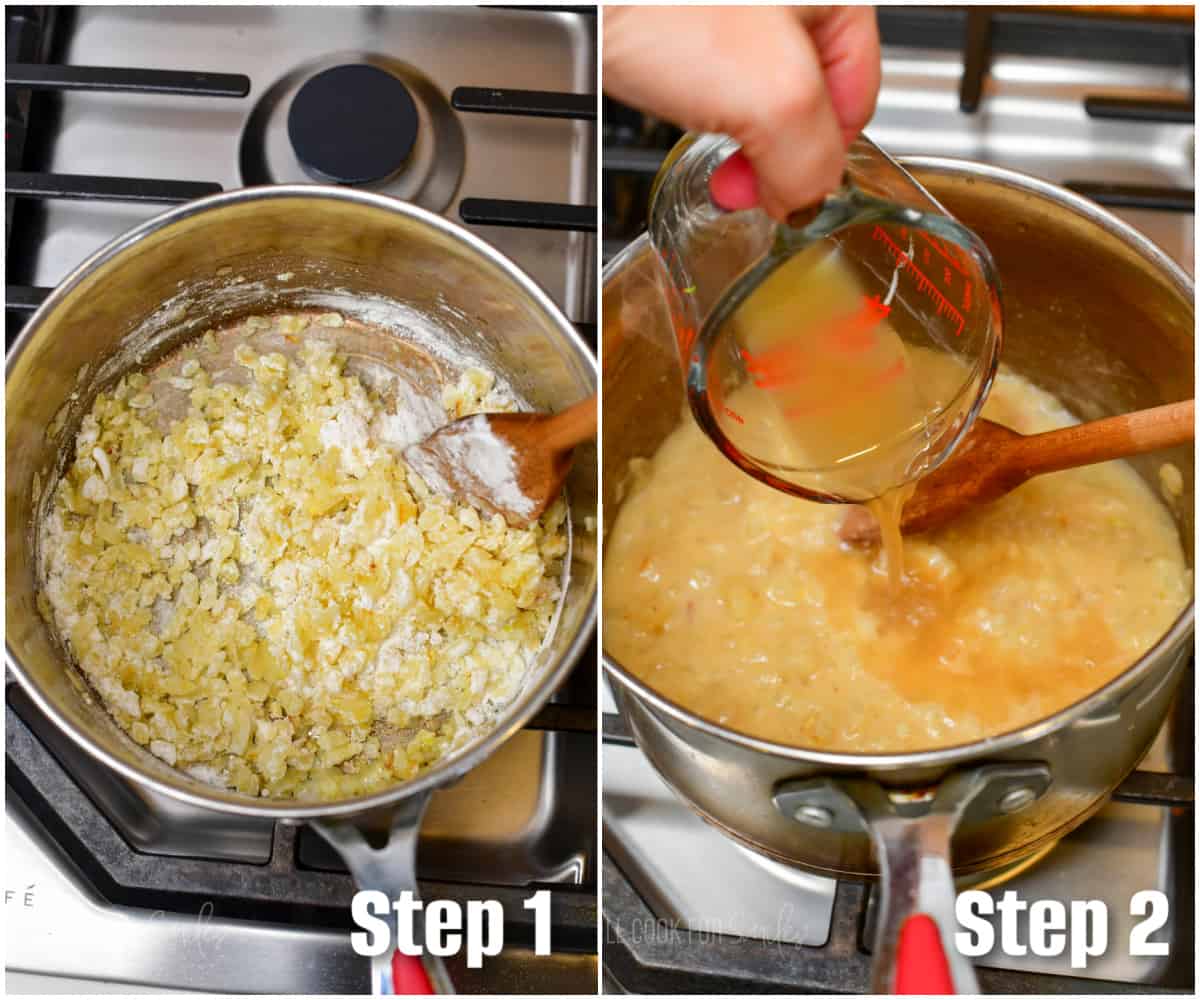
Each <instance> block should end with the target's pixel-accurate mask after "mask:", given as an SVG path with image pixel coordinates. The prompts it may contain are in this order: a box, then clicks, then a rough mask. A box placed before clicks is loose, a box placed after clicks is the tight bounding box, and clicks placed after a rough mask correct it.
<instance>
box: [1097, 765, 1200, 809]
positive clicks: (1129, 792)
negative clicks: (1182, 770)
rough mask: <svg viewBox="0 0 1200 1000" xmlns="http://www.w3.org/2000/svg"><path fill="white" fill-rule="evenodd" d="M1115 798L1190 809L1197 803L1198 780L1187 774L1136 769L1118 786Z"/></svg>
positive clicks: (1114, 794)
mask: <svg viewBox="0 0 1200 1000" xmlns="http://www.w3.org/2000/svg"><path fill="white" fill-rule="evenodd" d="M1113 798H1114V799H1117V800H1119V801H1121V802H1131V803H1133V804H1135V805H1140V806H1168V807H1171V808H1188V809H1190V808H1192V807H1193V806H1194V805H1195V804H1196V782H1195V779H1194V778H1193V777H1192V776H1191V775H1187V774H1164V773H1162V772H1161V771H1134V772H1133V773H1132V774H1131V775H1129V777H1127V778H1126V779H1125V780H1124V781H1122V782H1121V784H1120V785H1118V786H1117V790H1116V791H1115V792H1114V793H1113Z"/></svg>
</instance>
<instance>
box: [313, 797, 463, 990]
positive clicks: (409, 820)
mask: <svg viewBox="0 0 1200 1000" xmlns="http://www.w3.org/2000/svg"><path fill="white" fill-rule="evenodd" d="M428 803H429V793H428V792H423V793H421V794H419V795H410V796H408V797H407V798H405V799H403V800H402V801H401V802H399V803H397V804H396V806H395V807H394V809H393V810H392V813H391V825H390V827H389V829H388V832H387V840H386V842H385V843H384V844H383V845H382V846H381V847H374V846H372V844H370V843H369V842H368V841H367V838H366V836H365V835H364V832H363V829H362V828H361V827H360V826H358V825H357V824H356V823H355V822H354V821H353V820H316V821H313V823H312V826H313V829H315V830H316V831H317V832H318V833H319V834H320V835H321V836H322V837H324V838H325V840H327V841H328V842H329V845H330V846H331V847H332V848H333V849H334V850H335V851H337V852H338V854H340V855H341V856H342V860H343V861H345V862H346V867H348V868H349V869H350V874H351V875H353V876H354V881H355V882H356V883H357V884H358V886H359V888H360V889H377V890H379V891H380V892H382V893H383V894H384V895H385V896H387V898H388V899H389V900H394V899H399V898H400V894H401V893H403V892H411V893H412V895H413V898H414V899H415V898H417V832H418V830H419V829H420V826H421V817H422V815H424V813H425V806H426V805H427V804H428ZM386 919H387V920H388V922H389V923H390V924H391V930H392V940H393V941H398V940H399V938H397V936H396V923H397V918H396V914H395V912H394V911H392V912H390V913H389V915H388V917H387V918H386ZM424 932H425V914H424V910H423V909H421V910H417V911H416V912H415V913H414V914H413V937H414V938H415V939H416V940H419V941H420V940H424V937H425V933H424ZM371 992H372V993H373V994H375V995H377V996H378V995H387V994H398V995H410V996H413V995H422V994H432V993H453V992H454V984H453V983H452V982H451V981H450V976H449V975H448V974H447V972H446V966H445V963H444V962H443V961H442V960H441V958H439V957H437V956H436V955H430V954H429V953H428V952H426V954H425V955H424V956H423V957H418V956H415V955H405V954H403V953H401V952H400V950H399V949H396V950H395V951H393V952H391V953H390V954H388V953H386V952H385V953H384V954H382V955H377V956H375V957H374V958H372V959H371Z"/></svg>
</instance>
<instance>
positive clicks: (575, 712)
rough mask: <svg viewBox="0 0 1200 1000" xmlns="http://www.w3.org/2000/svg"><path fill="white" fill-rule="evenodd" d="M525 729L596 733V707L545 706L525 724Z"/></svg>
mask: <svg viewBox="0 0 1200 1000" xmlns="http://www.w3.org/2000/svg"><path fill="white" fill-rule="evenodd" d="M525 728H526V729H549V730H553V731H554V732H559V733H594V732H595V731H596V706H595V705H554V704H550V705H543V706H542V707H541V709H540V710H539V711H538V713H537V714H536V715H535V716H534V717H533V718H532V719H530V720H529V721H528V722H527V723H525Z"/></svg>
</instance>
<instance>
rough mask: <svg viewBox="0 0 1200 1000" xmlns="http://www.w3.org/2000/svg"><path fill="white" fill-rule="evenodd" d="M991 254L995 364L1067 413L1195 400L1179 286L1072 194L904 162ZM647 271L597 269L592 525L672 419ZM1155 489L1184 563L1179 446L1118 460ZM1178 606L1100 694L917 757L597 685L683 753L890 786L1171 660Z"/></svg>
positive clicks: (671, 385) (1000, 746) (987, 173)
mask: <svg viewBox="0 0 1200 1000" xmlns="http://www.w3.org/2000/svg"><path fill="white" fill-rule="evenodd" d="M902 162H903V163H904V164H905V166H906V167H907V168H908V169H909V170H910V171H912V172H913V174H914V175H915V176H916V177H917V179H918V180H919V181H920V182H921V183H922V184H923V185H925V186H926V187H927V188H928V189H929V190H930V191H931V192H932V193H933V195H934V196H935V197H936V198H937V199H938V200H939V201H940V202H941V203H942V204H943V205H945V206H946V208H947V209H948V210H949V211H950V212H951V214H953V215H954V216H955V217H957V218H958V219H959V220H960V221H962V222H963V223H964V224H966V225H967V226H968V227H969V228H971V229H973V230H974V231H975V232H976V233H977V234H978V235H979V236H980V237H981V238H982V239H983V242H984V243H985V244H986V245H987V247H988V249H989V250H990V251H991V253H992V255H993V257H994V258H995V260H996V264H997V269H998V272H999V274H1000V280H1001V283H1002V297H1003V303H1004V325H1005V342H1004V347H1003V352H1002V356H1001V363H1002V364H1007V365H1008V366H1009V367H1010V368H1012V369H1014V370H1015V371H1017V372H1019V373H1020V374H1022V375H1025V376H1026V377H1028V378H1030V379H1031V380H1032V381H1033V382H1034V383H1036V384H1037V385H1039V386H1040V387H1042V388H1044V389H1047V390H1049V391H1050V392H1052V393H1054V394H1055V395H1056V396H1058V398H1059V399H1060V400H1062V402H1063V403H1064V404H1065V405H1066V406H1067V407H1069V408H1070V409H1071V410H1072V411H1073V412H1074V413H1076V414H1077V415H1078V416H1079V417H1080V418H1082V419H1085V420H1088V419H1096V418H1099V417H1102V416H1107V415H1110V414H1116V413H1122V412H1127V411H1129V410H1134V409H1139V408H1143V407H1149V406H1155V405H1159V404H1162V403H1167V402H1173V401H1176V400H1181V399H1188V398H1190V397H1191V396H1192V395H1193V392H1194V390H1193V350H1194V331H1193V324H1194V307H1193V287H1192V281H1191V279H1190V278H1189V277H1188V276H1187V275H1186V274H1185V273H1184V272H1183V271H1182V269H1181V268H1179V266H1178V265H1176V264H1175V263H1174V262H1173V261H1172V260H1170V259H1169V258H1168V257H1167V256H1166V255H1165V254H1164V253H1162V251H1160V250H1159V249H1158V248H1157V247H1155V246H1154V245H1153V244H1152V243H1150V242H1149V241H1148V240H1146V239H1145V238H1144V237H1141V236H1140V235H1138V234H1137V233H1135V232H1134V231H1133V230H1132V229H1130V227H1128V226H1126V225H1125V224H1124V223H1123V222H1121V221H1120V220H1118V219H1117V218H1115V217H1114V216H1112V215H1111V214H1109V213H1108V212H1106V211H1104V210H1103V209H1101V208H1099V207H1098V206H1096V205H1095V204H1093V203H1092V202H1089V201H1087V200H1086V199H1084V198H1081V197H1079V196H1076V195H1074V194H1071V193H1070V192H1068V191H1065V190H1064V189H1062V188H1058V187H1056V186H1055V185H1052V184H1049V183H1047V182H1044V181H1041V180H1038V179H1036V178H1033V177H1029V176H1027V175H1024V174H1020V173H1017V172H1015V171H1009V170H1004V169H1000V168H994V167H989V166H984V165H981V164H976V163H971V162H967V161H960V160H954V159H949V158H938V157H913V158H907V159H904V160H902ZM661 280H662V279H660V277H659V269H658V266H657V264H656V261H655V259H654V257H653V253H652V251H651V249H650V246H649V243H648V241H647V239H646V238H645V237H642V238H640V239H639V240H637V241H636V242H635V243H634V244H632V245H631V246H630V247H628V248H626V250H625V251H624V252H623V253H622V254H621V255H620V256H619V257H617V258H615V259H614V260H613V261H612V262H611V263H610V264H609V266H608V267H607V269H606V270H605V274H604V290H603V295H604V302H603V342H602V344H603V346H602V350H603V357H604V381H603V390H604V391H603V405H604V453H603V457H602V461H603V484H604V491H603V496H602V504H603V510H604V512H605V517H604V523H605V525H610V524H611V523H612V520H613V516H614V513H615V511H616V510H617V508H618V507H619V505H620V502H621V499H622V491H623V489H624V481H625V476H626V471H627V469H628V466H629V462H630V460H631V459H633V458H640V457H649V456H651V455H653V454H654V452H655V451H656V450H657V448H658V446H659V445H660V444H661V442H662V441H663V439H664V438H665V437H666V436H667V435H668V434H670V433H671V431H672V430H674V429H675V427H676V426H678V424H679V422H680V421H681V420H685V419H690V417H689V416H687V414H686V399H685V393H684V386H683V379H682V375H681V373H680V367H679V362H678V360H677V354H676V348H675V340H674V334H673V331H672V328H671V321H670V316H669V313H668V311H667V306H666V302H665V296H664V293H663V290H662V287H661V285H660V281H661ZM1131 461H1132V464H1133V465H1134V467H1135V469H1136V470H1137V472H1138V474H1139V475H1140V476H1141V477H1142V478H1143V479H1144V480H1146V482H1147V483H1148V484H1149V485H1150V486H1151V488H1152V489H1153V490H1154V492H1155V494H1156V495H1161V489H1160V482H1159V469H1160V467H1161V466H1162V464H1163V463H1164V462H1167V461H1169V462H1172V463H1174V464H1175V465H1176V466H1177V467H1178V468H1179V470H1180V471H1181V472H1182V473H1183V480H1184V484H1185V489H1184V492H1183V495H1182V496H1180V497H1178V498H1176V499H1175V501H1174V502H1172V504H1171V505H1170V512H1171V514H1172V516H1173V518H1174V519H1175V521H1176V523H1177V525H1178V527H1179V532H1180V537H1181V539H1182V541H1183V545H1184V551H1185V554H1186V558H1187V560H1188V564H1189V565H1191V564H1192V559H1193V532H1194V524H1193V495H1194V494H1193V489H1194V466H1193V451H1192V449H1191V448H1190V447H1179V448H1174V449H1171V450H1169V451H1161V452H1156V453H1154V454H1152V455H1145V456H1141V457H1140V458H1136V459H1133V460H1131ZM1193 616H1194V606H1193V604H1192V603H1189V605H1188V607H1187V608H1186V609H1184V611H1183V612H1182V613H1181V615H1180V616H1179V618H1178V619H1177V620H1176V622H1175V623H1174V625H1173V626H1172V628H1171V629H1170V631H1169V632H1168V633H1167V634H1166V635H1165V636H1164V637H1163V638H1162V640H1161V641H1160V642H1159V643H1158V644H1157V645H1156V646H1155V647H1154V648H1152V649H1151V650H1150V651H1148V652H1147V653H1146V654H1145V655H1144V656H1143V657H1142V658H1141V659H1140V660H1138V661H1137V662H1136V663H1134V664H1132V665H1131V666H1130V668H1129V669H1128V670H1126V671H1125V672H1124V673H1123V674H1121V675H1120V676H1119V677H1117V678H1115V679H1114V680H1113V681H1111V682H1110V683H1109V684H1108V685H1106V686H1105V687H1104V688H1102V689H1100V690H1098V691H1096V692H1094V693H1093V694H1092V695H1090V696H1088V697H1087V698H1085V699H1083V700H1081V701H1080V702H1078V703H1076V704H1074V705H1072V706H1069V707H1068V708H1066V709H1064V710H1063V711H1061V712H1059V713H1057V714H1056V715H1054V716H1051V717H1049V718H1047V719H1044V720H1041V721H1039V722H1037V723H1034V724H1033V725H1031V726H1029V727H1026V728H1024V729H1022V730H1017V731H1013V732H1009V733H1005V734H1001V735H999V736H996V737H992V738H989V739H986V740H983V741H980V742H977V743H969V744H963V745H961V746H956V747H950V748H945V749H940V750H934V751H927V752H923V753H899V754H869V755H868V754H850V753H834V752H826V751H815V750H809V749H803V748H797V747H790V746H785V745H783V744H777V743H772V742H770V741H766V740H760V739H756V738H754V737H752V736H748V735H746V734H743V733H738V732H735V731H732V730H729V729H725V728H724V727H721V726H719V725H717V724H715V723H712V722H710V721H708V720H706V719H703V718H700V717H699V716H697V715H695V714H694V713H692V712H690V711H689V710H687V709H686V708H684V707H683V706H681V705H679V704H677V703H675V702H673V701H672V700H670V699H668V698H666V697H664V696H662V695H660V694H658V693H657V692H656V691H654V690H653V688H651V687H649V686H648V685H646V684H645V683H643V682H642V681H641V680H640V679H639V678H638V677H636V676H635V675H634V674H632V673H630V672H629V671H628V670H627V669H625V668H624V667H623V666H622V665H621V664H620V663H618V662H616V661H615V660H614V659H613V658H612V657H610V656H608V655H607V654H606V655H605V659H604V663H605V668H606V670H607V671H608V674H609V676H610V677H611V678H612V679H613V680H614V681H615V682H617V683H618V685H619V686H620V687H621V688H622V689H623V691H624V696H623V697H622V701H624V700H625V697H628V698H632V699H634V700H636V701H637V702H639V703H641V704H642V705H644V706H647V707H648V708H649V709H650V710H651V712H652V713H653V714H656V715H658V716H661V717H662V718H664V719H667V720H669V723H670V725H671V727H672V728H673V729H675V730H677V731H681V732H687V733H688V734H690V735H689V739H691V738H694V739H695V741H696V744H697V746H705V747H710V748H711V747H717V746H721V745H729V744H733V745H735V746H736V747H739V748H741V749H742V750H743V751H746V752H749V753H751V754H753V753H761V754H766V755H769V756H770V757H772V758H774V759H775V760H776V761H778V762H784V761H787V760H791V761H795V762H798V763H804V764H808V765H819V766H822V767H827V768H829V769H831V770H834V771H863V770H867V771H869V772H870V773H871V774H873V775H875V776H877V777H879V778H881V779H883V780H888V779H894V780H897V781H901V782H907V781H924V780H934V779H936V777H937V776H938V775H940V774H942V773H944V772H945V770H946V769H947V768H949V767H952V766H955V765H957V764H961V763H964V762H966V761H970V760H974V759H978V758H981V757H983V756H987V755H992V754H996V753H1000V752H1004V751H1009V750H1011V749H1013V748H1014V747H1020V746H1021V745H1023V744H1026V743H1031V742H1033V741H1035V740H1038V739H1041V738H1043V737H1046V736H1048V735H1049V734H1052V733H1054V732H1055V731H1058V730H1061V729H1063V728H1064V727H1067V726H1069V725H1071V724H1072V722H1074V721H1075V720H1078V719H1080V718H1082V717H1084V716H1087V715H1088V714H1089V713H1092V712H1094V711H1096V710H1097V709H1098V708H1099V707H1101V706H1103V705H1104V704H1105V703H1106V702H1108V701H1109V700H1111V699H1113V698H1114V697H1116V696H1117V695H1118V694H1119V693H1121V692H1123V691H1125V690H1127V689H1129V688H1130V687H1132V686H1133V685H1135V684H1137V683H1139V682H1140V681H1142V680H1144V679H1145V678H1146V677H1147V674H1148V673H1149V672H1151V671H1152V670H1154V669H1155V665H1156V664H1157V663H1159V662H1160V661H1161V660H1163V659H1164V658H1166V657H1170V656H1173V655H1176V654H1177V653H1178V650H1179V649H1180V647H1181V646H1182V645H1184V644H1186V643H1187V642H1188V641H1189V639H1190V636H1191V633H1192V628H1193Z"/></svg>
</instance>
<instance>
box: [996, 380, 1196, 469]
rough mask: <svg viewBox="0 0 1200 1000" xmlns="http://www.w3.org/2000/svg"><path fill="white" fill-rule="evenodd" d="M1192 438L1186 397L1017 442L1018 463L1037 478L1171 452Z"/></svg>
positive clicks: (1191, 403)
mask: <svg viewBox="0 0 1200 1000" xmlns="http://www.w3.org/2000/svg"><path fill="white" fill-rule="evenodd" d="M1195 437H1196V401H1195V400H1194V399H1188V400H1185V401H1184V402H1182V403H1168V404H1167V405H1166V406H1155V407H1153V408H1152V409H1149V410H1136V411H1135V412H1133V413H1122V414H1121V415H1119V416H1116V417H1106V418H1105V419H1103V420H1093V421H1090V422H1089V423H1086V424H1076V425H1075V426H1074V427H1064V428H1062V429H1061V430H1057V431H1047V432H1045V433H1044V434H1031V435H1030V436H1029V437H1026V438H1023V439H1022V440H1021V442H1020V446H1019V453H1020V459H1019V463H1020V465H1021V466H1022V468H1023V470H1024V471H1025V473H1026V475H1027V476H1038V475H1041V474H1042V473H1043V472H1060V471H1062V470H1063V469H1074V468H1076V467H1077V466H1080V465H1091V464H1093V463H1094V462H1107V461H1110V460H1111V459H1114V458H1125V457H1127V456H1129V455H1141V454H1142V453H1144V452H1147V451H1157V450H1158V449H1159V448H1170V447H1172V446H1173V445H1178V444H1186V443H1187V442H1188V441H1192V440H1194V439H1195Z"/></svg>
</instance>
